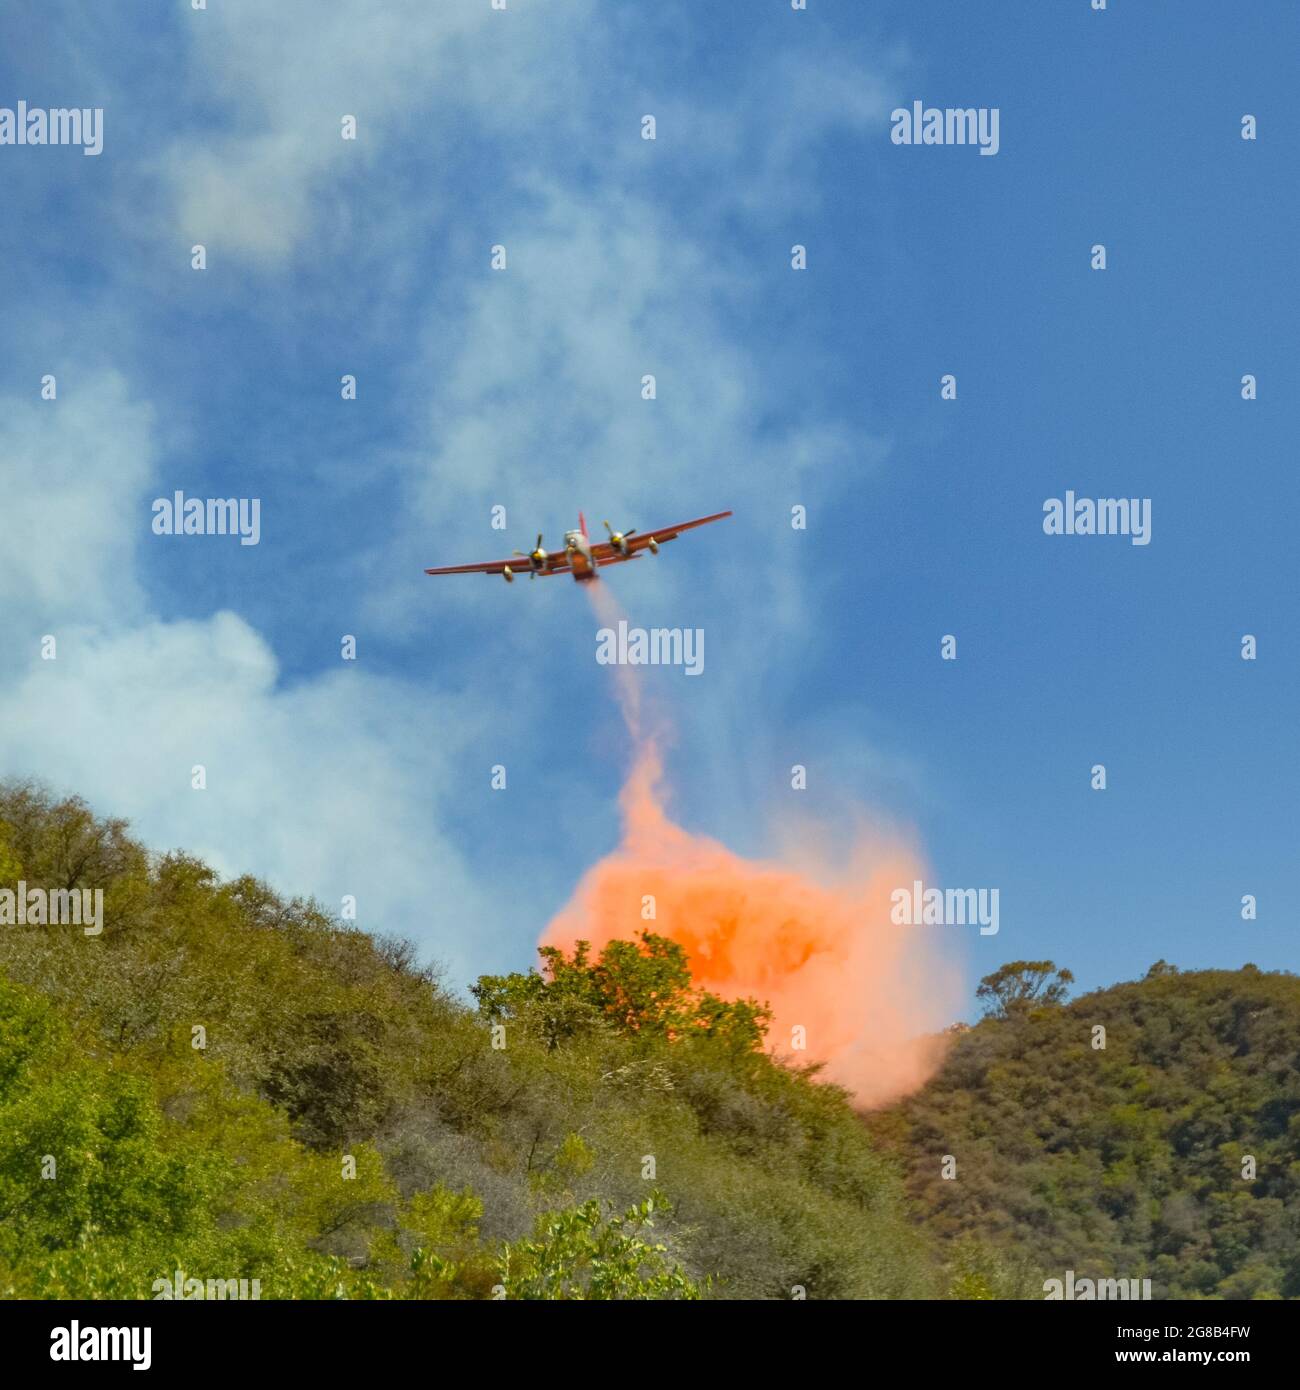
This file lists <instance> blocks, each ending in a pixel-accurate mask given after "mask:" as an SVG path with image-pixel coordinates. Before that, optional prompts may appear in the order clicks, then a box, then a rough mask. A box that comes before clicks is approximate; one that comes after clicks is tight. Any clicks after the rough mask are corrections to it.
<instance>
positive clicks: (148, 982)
mask: <svg viewBox="0 0 1300 1390" xmlns="http://www.w3.org/2000/svg"><path fill="white" fill-rule="evenodd" d="M19 879H23V880H25V881H26V883H27V884H28V885H29V886H30V885H45V886H47V887H49V888H51V889H64V888H66V889H74V888H77V889H80V888H85V889H91V890H94V889H102V890H103V893H104V916H103V922H104V929H103V931H102V932H101V933H99V934H97V935H87V934H86V932H85V931H84V930H83V929H82V928H80V927H77V926H57V927H55V926H49V925H46V924H44V923H28V924H26V925H18V924H11V925H3V926H0V1296H6V1297H58V1296H72V1297H121V1298H141V1297H150V1296H152V1292H153V1287H154V1281H156V1280H160V1279H162V1280H166V1281H167V1282H168V1283H169V1284H170V1283H171V1282H172V1279H173V1276H174V1272H175V1271H177V1270H179V1271H182V1272H183V1273H184V1274H185V1275H186V1276H192V1277H195V1278H199V1279H221V1280H230V1279H240V1278H244V1279H249V1280H253V1279H256V1280H258V1281H260V1289H261V1296H262V1297H263V1298H272V1297H295V1298H326V1297H350V1298H449V1299H457V1298H491V1297H501V1296H505V1297H511V1298H529V1299H533V1298H587V1297H591V1298H694V1297H706V1298H782V1299H788V1298H791V1297H798V1296H801V1294H802V1295H805V1296H807V1297H809V1298H841V1299H843V1298H850V1299H853V1298H859V1299H860V1298H968V1299H969V1298H990V1297H1001V1298H1005V1297H1029V1298H1041V1297H1042V1288H1043V1280H1044V1279H1045V1278H1049V1277H1060V1276H1062V1275H1063V1274H1064V1272H1065V1271H1066V1270H1067V1269H1073V1270H1074V1271H1075V1272H1076V1274H1077V1275H1080V1276H1085V1275H1091V1276H1094V1277H1125V1278H1141V1277H1150V1278H1151V1279H1152V1280H1153V1284H1154V1288H1155V1295H1156V1297H1174V1298H1189V1297H1190V1298H1195V1297H1227V1298H1245V1297H1284V1298H1293V1297H1297V1296H1300V1232H1298V1231H1297V1215H1296V1213H1297V1212H1300V1203H1298V1202H1297V1200H1296V1198H1297V1183H1298V1182H1300V1118H1298V1116H1300V1076H1298V1075H1297V1068H1298V1066H1300V979H1297V978H1295V977H1293V976H1290V975H1264V974H1261V973H1260V972H1258V971H1256V970H1254V969H1253V968H1250V967H1247V968H1246V969H1244V970H1242V971H1237V972H1226V971H1213V972H1203V973H1197V974H1181V975H1180V974H1178V973H1177V972H1176V971H1173V970H1172V969H1171V968H1170V967H1167V966H1164V965H1163V963H1161V965H1160V966H1158V967H1156V968H1153V972H1152V974H1151V975H1150V976H1149V977H1148V978H1147V979H1145V980H1143V981H1141V982H1137V983H1130V984H1121V985H1117V986H1115V987H1113V988H1111V989H1107V990H1103V991H1099V992H1098V993H1095V994H1092V995H1088V996H1086V997H1084V998H1082V999H1079V1000H1077V1001H1075V1002H1074V1003H1065V1004H1061V1003H1059V1002H1045V1000H1048V999H1050V992H1049V994H1048V995H1045V996H1040V997H1038V998H1036V999H1033V1000H1012V1001H1011V1005H1009V1006H1008V1007H1007V1008H1005V1009H1004V1010H1003V1013H1004V1015H1005V1016H1002V1017H992V1018H988V1019H986V1020H985V1021H983V1022H981V1023H980V1024H978V1025H977V1026H976V1027H974V1028H971V1029H968V1030H966V1031H964V1032H958V1033H955V1034H954V1035H953V1039H952V1045H951V1048H950V1050H949V1053H948V1056H947V1059H946V1061H945V1063H944V1065H943V1067H942V1069H941V1071H940V1072H939V1074H938V1075H937V1076H936V1077H935V1078H934V1079H933V1080H932V1081H931V1082H930V1084H929V1085H927V1086H926V1087H925V1088H924V1089H923V1090H922V1091H921V1092H919V1093H918V1094H916V1095H915V1096H913V1097H911V1098H909V1099H908V1100H907V1101H905V1102H903V1103H901V1104H899V1105H897V1106H894V1107H892V1108H891V1109H889V1110H886V1111H880V1112H876V1113H874V1114H871V1115H869V1116H866V1117H863V1116H861V1115H858V1114H856V1113H855V1112H854V1110H853V1108H852V1106H851V1105H850V1103H849V1100H848V1098H847V1096H846V1095H845V1093H844V1092H842V1091H841V1090H839V1089H838V1088H836V1087H834V1086H829V1085H824V1084H822V1083H820V1082H819V1081H818V1080H817V1079H816V1076H815V1073H812V1072H808V1071H797V1070H793V1069H790V1068H788V1067H786V1066H783V1065H780V1064H778V1063H776V1062H774V1061H772V1060H771V1059H769V1058H768V1057H767V1056H766V1055H765V1053H764V1052H763V1051H762V1042H763V1034H764V1027H765V1024H766V1017H765V1014H764V1011H763V1009H762V1008H760V1007H758V1006H757V1005H755V1004H752V1003H747V1002H744V1001H741V1002H728V1001H723V1000H721V999H717V998H715V997H713V996H711V995H709V994H707V993H706V992H704V991H701V990H699V989H698V988H696V987H694V986H693V984H692V982H691V980H690V977H689V970H688V963H687V962H686V961H685V959H684V957H683V954H682V952H681V950H680V948H678V947H676V946H674V945H673V944H672V943H670V942H668V941H665V940H663V939H661V938H657V937H653V936H648V937H645V938H644V939H642V940H641V941H639V942H624V943H619V942H615V943H613V944H612V945H611V946H609V947H608V948H607V949H606V950H605V951H604V952H602V954H601V955H600V956H599V958H595V959H593V958H590V957H589V956H587V955H586V954H584V953H582V952H579V953H578V954H577V955H575V956H565V955H563V954H562V953H560V952H558V951H550V952H547V953H544V959H543V961H542V968H541V972H540V973H538V972H537V971H531V972H527V973H519V974H513V975H508V976H501V977H485V978H483V979H481V980H480V981H479V982H478V984H477V985H476V986H475V988H474V991H473V994H474V999H473V1001H472V1002H471V1001H468V1000H464V999H461V998H459V997H457V996H456V995H455V994H454V993H453V992H452V991H451V990H449V989H448V988H447V987H446V985H445V984H444V983H443V982H442V981H441V980H440V979H439V977H438V976H437V974H436V973H435V972H433V971H430V970H427V969H424V968H422V967H420V966H419V965H418V963H417V958H416V953H415V952H414V950H413V948H412V947H411V946H410V945H409V944H406V943H404V942H402V941H401V940H399V939H397V938H387V937H376V936H371V935H369V934H368V933H366V932H364V931H361V930H358V929H356V928H355V927H354V926H352V925H351V924H345V923H339V922H337V921H333V920H331V919H329V918H327V917H326V916H324V915H323V914H322V913H321V912H320V911H319V910H318V909H317V908H316V907H314V906H312V905H311V904H308V903H304V902H300V901H286V900H284V899H283V898H281V897H279V896H277V895H276V894H274V893H272V892H270V891H269V890H268V889H267V888H266V887H265V886H264V885H262V884H260V883H258V882H256V881H255V880H253V879H251V878H241V879H238V880H235V881H233V882H225V883H223V882H220V881H219V880H218V879H217V877H216V876H215V875H214V874H213V873H212V871H211V870H209V869H208V868H207V867H206V866H204V865H203V864H202V863H200V862H198V861H196V860H194V859H192V858H190V857H187V856H185V855H183V854H167V855H161V856H159V855H150V854H148V853H146V851H145V850H144V848H143V847H142V846H140V845H139V844H138V843H136V842H135V841H134V840H133V839H132V838H131V836H130V835H129V833H128V831H127V828H126V826H125V825H123V824H122V823H120V822H115V821H105V820H102V819H98V818H96V817H95V816H94V815H93V814H92V812H91V811H90V810H89V808H87V807H86V806H85V805H84V804H83V803H81V802H79V801H77V800H75V799H70V800H64V801H55V800H53V799H52V798H51V797H49V796H48V795H46V794H45V793H44V792H42V791H41V790H40V789H38V788H33V787H31V786H27V785H8V786H3V787H0V888H3V887H5V886H6V885H13V884H15V883H16V882H17V881H18V880H19ZM1008 969H1010V967H1008ZM1098 1026H1101V1027H1103V1028H1104V1029H1105V1047H1104V1049H1101V1048H1096V1047H1094V1045H1093V1043H1094V1038H1095V1037H1096V1036H1097V1035H1096V1034H1095V1033H1094V1030H1095V1029H1096V1028H1097V1027H1098ZM946 1155H950V1156H952V1158H953V1159H955V1161H956V1176H955V1177H954V1178H952V1179H945V1178H944V1177H943V1176H942V1172H941V1163H942V1162H943V1160H944V1157H945V1156H946ZM1247 1157H1253V1159H1254V1161H1255V1171H1254V1174H1253V1176H1247V1177H1243V1176H1242V1174H1243V1171H1244V1170H1243V1159H1245V1158H1247Z"/></svg>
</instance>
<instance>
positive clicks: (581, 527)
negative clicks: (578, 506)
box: [578, 512, 587, 536]
mask: <svg viewBox="0 0 1300 1390" xmlns="http://www.w3.org/2000/svg"><path fill="white" fill-rule="evenodd" d="M578 530H579V531H581V532H582V534H583V535H584V536H585V535H586V534H587V522H586V519H585V518H584V516H583V515H582V513H581V512H579V513H578Z"/></svg>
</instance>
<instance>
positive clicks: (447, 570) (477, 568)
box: [425, 554, 569, 576]
mask: <svg viewBox="0 0 1300 1390" xmlns="http://www.w3.org/2000/svg"><path fill="white" fill-rule="evenodd" d="M507 565H509V566H510V568H511V569H512V570H513V571H514V572H515V574H516V576H523V575H525V574H532V573H533V567H532V565H530V564H529V563H528V558H527V556H524V555H512V556H511V557H510V559H508V560H485V561H483V563H482V564H480V565H443V566H442V567H441V568H440V569H431V570H425V574H500V573H501V571H502V570H503V569H505V567H506V566H507ZM568 572H569V561H568V559H567V558H566V557H565V556H564V555H563V554H561V555H557V556H555V557H554V559H553V562H552V563H551V564H550V565H548V566H547V568H546V569H544V570H537V571H536V573H538V574H540V575H548V574H568Z"/></svg>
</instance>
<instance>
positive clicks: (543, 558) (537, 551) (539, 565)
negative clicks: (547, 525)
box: [513, 531, 551, 579]
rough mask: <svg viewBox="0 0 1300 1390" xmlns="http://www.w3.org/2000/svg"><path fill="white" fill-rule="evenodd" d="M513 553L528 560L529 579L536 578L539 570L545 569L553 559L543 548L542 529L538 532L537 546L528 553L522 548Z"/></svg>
mask: <svg viewBox="0 0 1300 1390" xmlns="http://www.w3.org/2000/svg"><path fill="white" fill-rule="evenodd" d="M513 553H514V554H515V555H522V556H523V558H524V559H525V560H527V561H528V577H529V579H535V578H536V577H537V571H538V570H544V569H545V568H546V566H547V564H549V562H550V559H551V557H550V555H549V554H548V553H547V552H546V551H545V550H543V549H542V533H541V532H540V531H539V532H538V533H537V544H536V546H534V548H533V549H532V550H531V551H530V552H529V553H528V554H527V555H524V552H523V551H522V550H516V551H514V552H513Z"/></svg>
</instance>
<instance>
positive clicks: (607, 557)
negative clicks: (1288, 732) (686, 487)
mask: <svg viewBox="0 0 1300 1390" xmlns="http://www.w3.org/2000/svg"><path fill="white" fill-rule="evenodd" d="M730 515H731V513H730V512H714V513H713V515H712V516H700V517H696V519H695V520H694V521H683V522H681V523H680V524H679V525H677V526H661V527H660V528H659V530H657V531H638V532H637V533H636V535H635V536H629V537H628V538H627V548H628V550H629V552H630V554H629V555H626V556H622V555H619V553H618V551H616V550H615V549H614V547H613V546H612V545H610V543H609V542H608V541H601V542H599V544H597V545H593V546H592V547H591V550H592V554H594V555H595V557H596V559H597V560H599V561H600V563H601V564H602V565H607V564H609V563H610V561H611V560H612V559H613V558H614V557H615V556H617V557H618V558H619V559H631V558H632V557H633V556H636V555H639V554H640V553H641V551H643V550H645V549H646V547H647V546H649V544H650V542H651V540H654V541H655V542H656V544H659V545H662V544H663V543H664V541H675V540H676V539H677V537H678V536H680V535H681V533H682V532H683V531H690V530H691V529H692V528H694V527H696V526H707V525H708V524H709V522H711V521H721V520H722V519H723V518H724V517H728V516H730Z"/></svg>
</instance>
